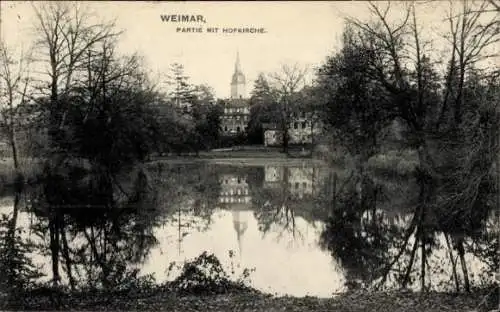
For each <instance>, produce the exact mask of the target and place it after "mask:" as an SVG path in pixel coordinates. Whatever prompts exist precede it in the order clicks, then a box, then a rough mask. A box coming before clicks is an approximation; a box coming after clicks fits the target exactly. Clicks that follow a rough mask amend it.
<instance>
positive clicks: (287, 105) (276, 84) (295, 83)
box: [269, 64, 307, 153]
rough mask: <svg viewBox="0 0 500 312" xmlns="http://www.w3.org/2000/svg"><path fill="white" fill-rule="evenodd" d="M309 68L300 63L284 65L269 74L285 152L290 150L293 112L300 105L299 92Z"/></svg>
mask: <svg viewBox="0 0 500 312" xmlns="http://www.w3.org/2000/svg"><path fill="white" fill-rule="evenodd" d="M306 73H307V68H302V67H301V66H299V65H298V64H294V65H282V66H281V69H280V70H279V71H277V72H275V73H272V74H270V75H269V77H270V79H271V81H270V85H271V89H272V92H271V94H272V95H273V98H274V100H275V102H276V103H277V104H278V105H277V106H278V110H279V116H278V124H279V127H280V130H281V131H282V133H283V152H284V153H287V152H288V141H289V130H290V123H291V120H292V116H293V113H295V112H296V110H297V106H298V104H299V103H298V101H297V100H298V92H299V91H300V90H301V88H302V87H304V85H305V76H306Z"/></svg>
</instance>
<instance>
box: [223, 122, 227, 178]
mask: <svg viewBox="0 0 500 312" xmlns="http://www.w3.org/2000/svg"><path fill="white" fill-rule="evenodd" d="M224 131H226V132H227V126H225V127H224ZM226 181H227V180H226ZM226 183H227V182H226Z"/></svg>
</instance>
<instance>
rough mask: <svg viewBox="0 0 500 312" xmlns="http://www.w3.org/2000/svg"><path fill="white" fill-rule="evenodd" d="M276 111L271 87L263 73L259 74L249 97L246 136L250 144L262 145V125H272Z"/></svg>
mask: <svg viewBox="0 0 500 312" xmlns="http://www.w3.org/2000/svg"><path fill="white" fill-rule="evenodd" d="M277 116H278V109H277V105H276V102H275V99H274V98H273V95H272V90H271V87H270V86H269V83H268V81H267V79H266V77H265V75H264V74H263V73H261V74H259V76H258V78H257V79H256V80H255V82H254V89H253V90H252V92H251V95H250V119H249V121H248V127H247V136H248V140H249V142H251V143H256V144H263V143H264V142H263V139H264V130H263V128H262V124H263V123H272V122H276V120H278V118H277Z"/></svg>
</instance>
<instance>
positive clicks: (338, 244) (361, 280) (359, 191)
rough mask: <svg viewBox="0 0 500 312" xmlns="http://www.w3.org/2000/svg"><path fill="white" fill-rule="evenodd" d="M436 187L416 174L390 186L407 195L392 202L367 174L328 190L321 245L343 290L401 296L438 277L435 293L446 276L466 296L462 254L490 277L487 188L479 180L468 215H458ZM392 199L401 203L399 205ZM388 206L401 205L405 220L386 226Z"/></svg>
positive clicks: (385, 184)
mask: <svg viewBox="0 0 500 312" xmlns="http://www.w3.org/2000/svg"><path fill="white" fill-rule="evenodd" d="M443 180H444V181H446V180H445V179H443ZM443 180H442V181H441V183H440V184H439V186H437V185H436V181H435V180H434V179H429V177H428V176H426V175H425V174H424V173H422V172H421V171H419V170H418V169H417V170H416V172H415V178H413V179H410V180H408V181H399V182H398V183H400V184H402V185H404V187H406V188H407V189H406V192H403V193H401V194H399V195H398V194H397V193H395V192H390V191H388V189H389V187H388V185H390V183H389V182H387V181H383V180H382V181H380V179H379V178H378V179H377V178H374V177H373V176H371V174H369V173H366V174H364V175H363V174H360V173H357V174H354V175H353V176H352V177H351V178H349V179H346V181H345V182H341V183H335V182H334V183H333V184H334V185H336V186H335V187H334V190H335V192H334V193H333V195H332V199H331V200H330V201H326V203H327V204H328V205H330V206H331V207H332V210H331V216H330V217H329V219H328V222H327V224H326V227H325V230H324V232H323V233H322V236H321V245H322V247H323V248H325V249H328V250H329V251H330V252H331V253H332V256H333V257H334V258H336V259H338V260H339V262H340V263H341V265H342V266H343V267H344V269H345V271H346V277H347V281H348V282H347V285H346V286H347V287H348V288H356V287H359V286H364V287H375V288H378V287H386V286H389V287H403V288H405V287H408V286H412V285H415V284H416V283H419V284H420V287H421V288H422V289H427V288H428V287H430V285H432V283H433V281H432V279H433V275H434V276H438V277H437V278H438V280H440V285H437V286H438V287H442V286H444V284H445V283H444V282H443V278H444V279H446V277H444V276H443V274H447V273H446V272H451V273H450V275H449V277H450V281H452V282H453V283H454V284H455V287H456V290H457V291H459V289H460V284H463V286H464V289H465V290H467V291H468V290H469V289H470V287H471V285H470V283H471V282H470V281H469V276H470V275H471V272H470V269H469V268H468V263H467V261H466V260H465V254H466V253H467V247H469V248H468V249H469V252H472V253H473V254H475V255H478V256H479V257H480V258H481V260H482V261H486V262H488V265H489V266H490V270H491V268H497V267H495V265H497V264H495V263H494V261H493V262H492V261H490V260H489V259H494V258H493V257H492V255H493V249H492V248H491V246H492V245H491V241H492V240H491V237H489V236H488V234H487V233H488V232H487V231H486V232H485V228H484V227H485V221H486V220H487V219H488V216H489V214H490V211H491V207H490V206H489V205H490V204H488V203H486V202H485V201H487V200H488V198H491V193H492V191H493V190H494V185H493V184H492V183H491V181H489V180H488V179H484V181H483V182H482V184H481V185H482V187H481V190H479V191H478V193H477V198H476V199H475V200H474V202H473V205H477V207H476V208H475V210H474V211H470V210H463V211H461V213H459V212H460V211H459V210H458V209H457V207H456V206H455V207H451V206H450V205H451V203H450V202H449V199H450V198H449V197H448V196H450V195H451V194H453V192H451V191H450V190H446V188H445V187H443V186H446V183H442V182H443ZM453 183H455V182H453ZM455 193H456V192H455ZM398 197H401V198H403V199H406V203H405V202H404V201H401V200H400V199H398ZM454 203H455V204H458V202H457V201H454ZM394 204H396V205H404V207H396V208H397V209H400V210H401V213H403V212H404V211H407V215H408V216H409V218H408V220H406V221H405V222H402V223H401V222H396V223H395V222H390V219H391V217H390V216H389V214H390V213H391V207H390V206H392V205H394ZM405 207H406V208H405ZM392 209H394V207H393V208H392ZM393 220H394V221H396V220H395V219H393ZM485 233H486V234H487V235H485ZM490 236H491V235H490ZM488 237H489V238H488ZM493 241H494V239H493ZM493 245H494V244H493ZM473 246H476V247H473ZM488 246H489V247H488ZM438 249H440V250H442V251H444V254H442V255H441V256H439V257H440V258H439V259H438V260H437V262H436V260H435V259H432V258H431V255H432V254H433V252H434V251H436V250H438ZM443 255H444V256H443ZM476 273H477V272H476Z"/></svg>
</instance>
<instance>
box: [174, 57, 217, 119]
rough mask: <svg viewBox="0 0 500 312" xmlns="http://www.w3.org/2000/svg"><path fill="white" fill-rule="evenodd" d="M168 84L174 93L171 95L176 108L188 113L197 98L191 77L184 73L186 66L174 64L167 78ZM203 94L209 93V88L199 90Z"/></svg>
mask: <svg viewBox="0 0 500 312" xmlns="http://www.w3.org/2000/svg"><path fill="white" fill-rule="evenodd" d="M167 84H168V85H169V86H170V88H171V89H172V91H171V92H170V93H169V95H170V97H171V99H172V101H173V104H174V105H175V107H177V108H179V109H182V110H183V111H184V112H185V113H188V112H189V111H190V109H191V107H192V105H193V102H194V101H195V98H196V91H197V90H196V89H195V87H194V86H193V85H192V84H191V83H190V82H189V76H186V74H185V73H184V66H183V65H182V64H179V63H173V64H172V65H171V66H170V74H169V75H168V76H167ZM199 91H201V92H202V93H203V92H205V91H209V89H207V88H199Z"/></svg>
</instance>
